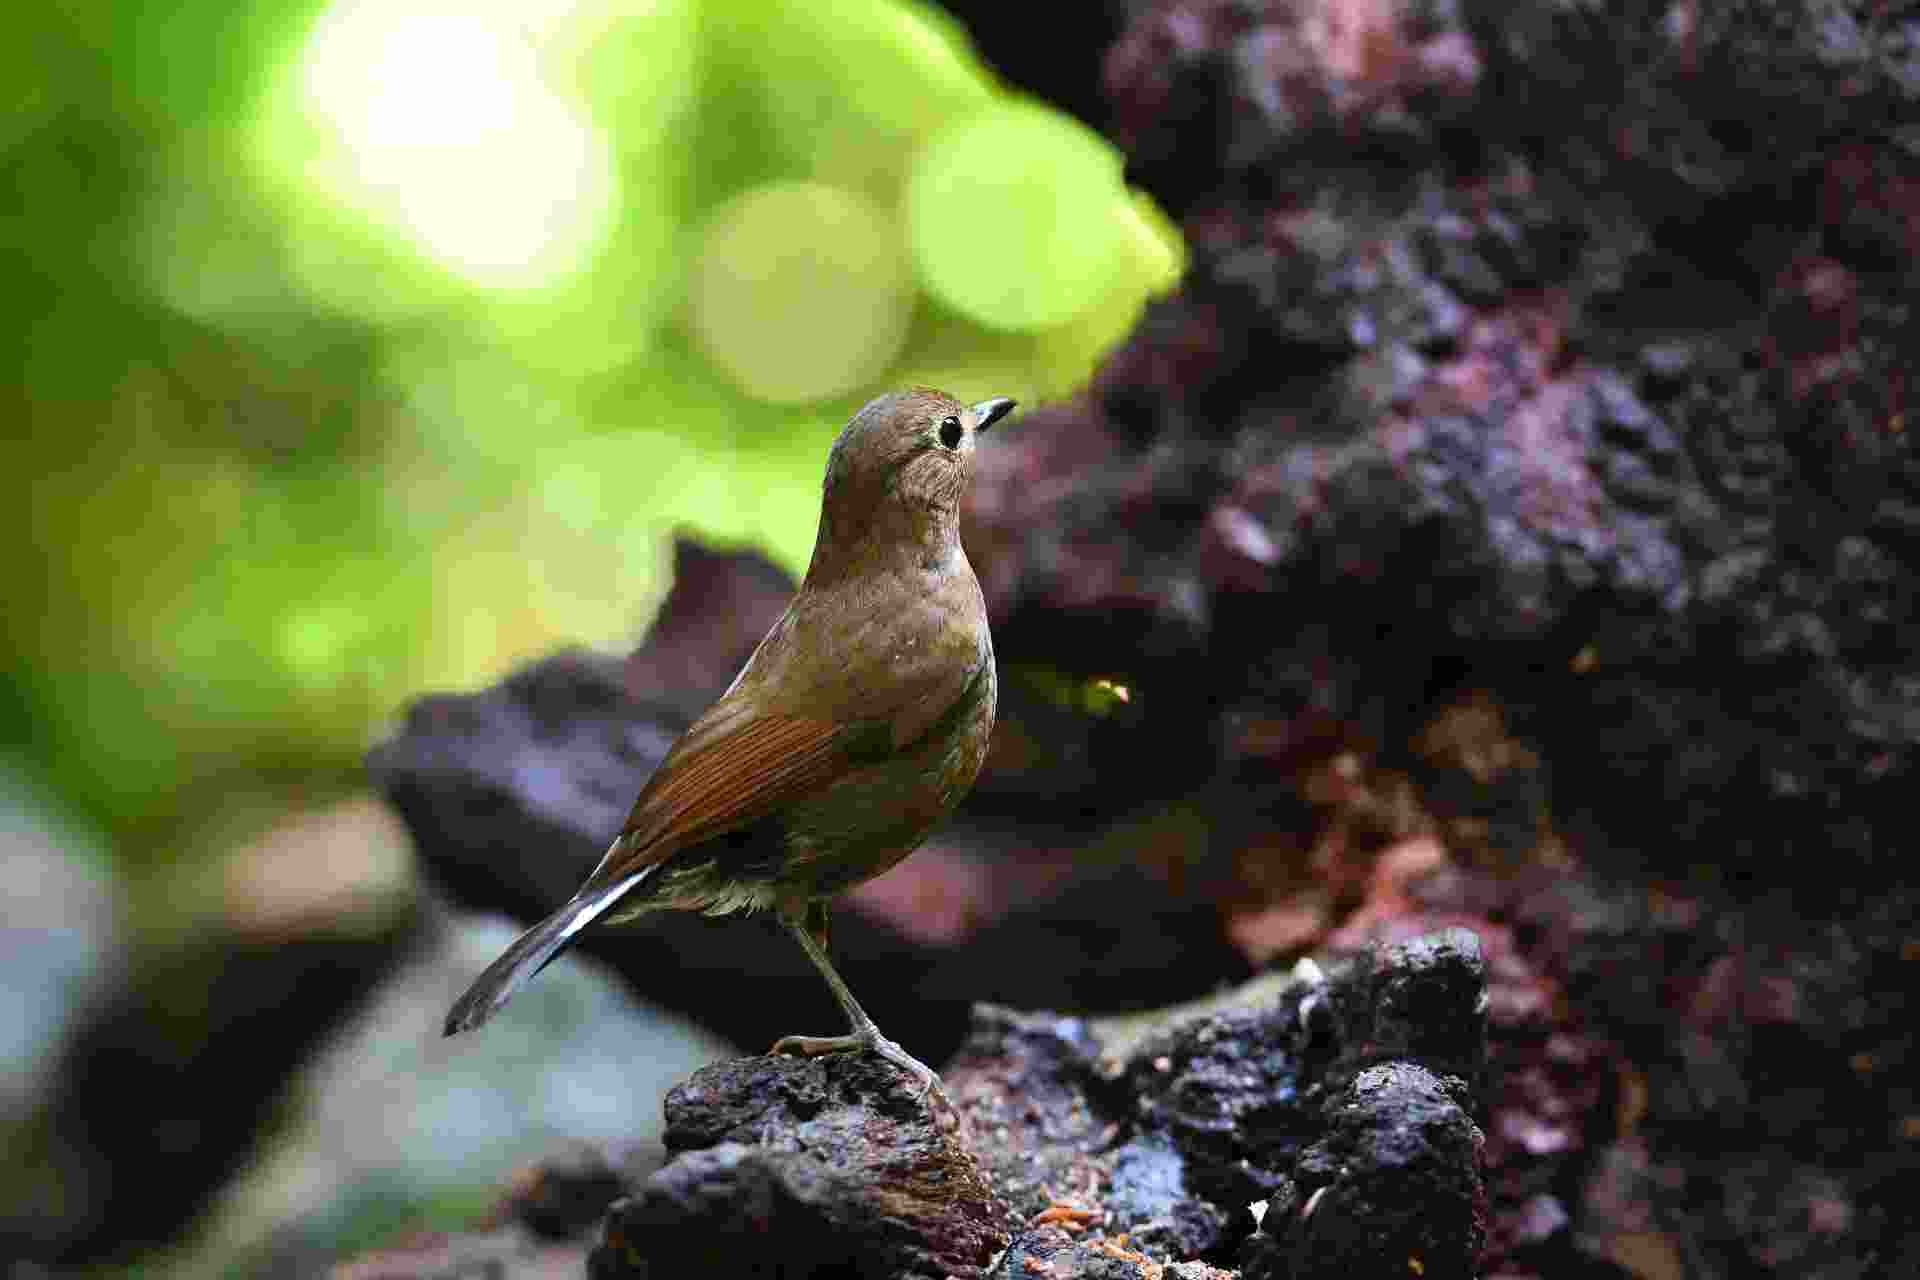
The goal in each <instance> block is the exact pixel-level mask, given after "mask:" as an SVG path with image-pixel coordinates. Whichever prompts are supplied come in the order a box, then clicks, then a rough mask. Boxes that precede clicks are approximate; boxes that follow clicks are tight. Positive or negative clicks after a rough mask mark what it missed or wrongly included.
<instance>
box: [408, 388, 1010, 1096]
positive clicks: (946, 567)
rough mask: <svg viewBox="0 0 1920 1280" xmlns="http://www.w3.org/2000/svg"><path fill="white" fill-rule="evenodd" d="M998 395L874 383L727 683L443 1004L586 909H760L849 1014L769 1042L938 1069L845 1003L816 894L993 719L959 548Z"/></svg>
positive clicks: (973, 766) (968, 769)
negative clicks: (795, 575) (533, 914)
mask: <svg viewBox="0 0 1920 1280" xmlns="http://www.w3.org/2000/svg"><path fill="white" fill-rule="evenodd" d="M1013 407H1014V402H1013V401H1012V400H1007V399H996V400H983V401H981V402H980V403H979V404H976V405H973V406H972V407H968V406H966V405H963V404H961V403H960V402H959V401H957V400H955V399H953V398H952V397H951V396H947V395H943V394H941V393H940V392H937V391H929V390H925V389H915V390H912V391H904V392H895V393H893V394H890V395H884V396H881V397H879V398H878V399H876V400H873V401H871V402H869V403H868V404H867V405H866V407H865V408H863V409H861V410H860V412H858V413H856V414H855V415H854V416H853V419H852V421H850V422H848V423H847V425H846V428H845V429H844V430H842V431H841V433H840V436H839V438H838V439H837V440H835V441H834V443H833V448H832V450H831V452H829V453H828V455H827V476H826V483H825V486H824V491H823V494H822V497H821V502H820V529H819V532H818V533H817V534H816V535H815V538H814V544H813V560H812V563H810V564H809V565H808V566H807V576H806V579H805V581H803V582H802V583H801V584H800V590H799V591H798V592H797V593H796V594H795V595H794V597H793V600H792V602H791V603H790V604H788V606H787V610H786V612H785V613H784V614H782V615H781V616H780V620H779V621H778V622H776V623H774V624H773V629H772V630H771V631H769V632H767V635H766V638H765V639H764V640H762V641H761V642H760V646H759V648H757V649H755V650H754V653H753V657H752V658H750V659H748V661H747V665H746V666H745V667H744V668H742V669H741V671H740V674H739V675H738V676H736V677H734V681H733V684H732V685H730V686H729V687H728V689H727V691H726V693H724V694H722V695H721V697H720V700H719V701H718V702H716V703H714V704H713V706H711V707H709V708H708V709H707V712H706V714H705V715H703V716H701V717H700V718H699V719H698V720H696V721H695V722H694V724H693V726H692V727H691V728H690V729H688V730H687V732H686V733H685V734H684V735H682V736H681V738H680V740H679V741H678V742H676V743H675V744H674V745H673V748H672V750H670V751H668V752H667V755H666V759H664V760H663V761H661V764H660V767H659V769H657V770H656V771H655V772H654V774H653V776H652V777H651V778H650V779H648V780H647V784H646V786H645V787H644V788H643V789H642V790H641V792H640V798H639V799H638V800H636V801H635V802H634V805H633V812H632V813H631V814H630V815H629V816H628V818H627V822H626V827H625V828H624V829H623V830H622V831H621V833H620V835H619V836H618V837H617V838H616V839H615V840H614V842H613V844H612V845H611V846H610V847H609V848H608V849H607V852H606V856H605V857H603V858H601V860H600V865H599V866H598V867H596V868H595V869H594V872H593V874H592V875H590V876H588V877H587V882H586V883H585V884H584V885H582V886H581V888H580V891H579V892H578V893H576V894H575V895H574V896H573V898H572V900H571V901H569V902H568V903H567V904H566V905H565V906H563V907H561V908H560V909H559V910H558V911H556V912H554V913H553V914H552V915H551V916H548V917H547V918H546V919H545V920H543V921H541V922H540V923H539V924H537V925H535V926H534V927H533V928H531V929H529V930H527V932H525V933H524V934H522V935H520V937H519V939H518V940H517V941H515V942H514V943H513V945H512V946H510V947H508V948H507V949H506V951H505V952H504V953H502V955H501V956H500V958H499V959H497V960H495V961H494V962H493V963H492V964H491V965H489V966H488V967H487V970H486V972H484V973H482V974H481V975H480V977H479V978H478V979H477V980H475V982H474V984H473V986H472V987H470V988H469V989H468V990H467V993H466V994H465V995H463V996H461V997H460V999H459V1000H457V1001H455V1002H454V1006H453V1009H452V1011H451V1012H449V1013H448V1014H447V1027H446V1030H447V1034H448V1035H452V1034H454V1033H455V1032H457V1031H465V1030H467V1029H468V1028H471V1027H477V1026H479V1025H480V1024H481V1023H483V1022H485V1021H486V1020H487V1019H488V1018H489V1017H491V1016H492V1015H493V1013H494V1011H495V1010H497V1009H499V1008H500V1007H501V1006H502V1005H504V1004H505V1003H506V1002H507V1001H508V1000H509V999H511V998H512V996H513V994H514V993H515V992H516V991H518V990H519V989H520V988H521V987H522V986H524V985H525V984H526V983H527V981H528V980H529V979H531V978H532V977H533V976H534V975H535V974H536V973H538V972H539V971H540V970H541V969H543V968H544V967H546V965H547V964H548V963H550V962H551V961H552V960H553V958H554V957H555V956H557V955H559V954H560V952H561V951H562V950H564V949H565V948H566V947H567V945H568V944H569V943H571V942H572V941H573V939H574V938H575V937H576V936H577V935H578V934H579V932H580V931H581V930H582V929H584V928H586V927H587V926H588V925H590V924H593V923H594V922H595V921H600V922H602V923H605V924H622V923H625V922H627V921H630V920H633V919H634V918H635V917H638V916H641V915H644V914H645V913H647V912H649V911H664V910H680V911H705V912H707V913H709V914H713V915H718V914H723V913H726V912H730V911H741V910H758V909H763V908H764V909H770V910H773V911H776V912H778V913H779V915H780V919H781V922H782V923H784V924H785V925H786V927H787V928H788V929H789V930H790V931H791V932H792V933H793V936H794V939H795V940H796V941H798V942H799V944H800V946H801V949H802V950H804V951H805V952H806V953H807V958H808V959H810V960H812V961H813V963H814V966H815V967H816V968H818V969H819V970H820V976H821V977H823V978H825V979H826V982H827V986H828V987H830V988H832V990H833V995H834V998H835V999H836V1000H838V1001H839V1002H840V1007H841V1008H842V1009H843V1010H845V1012H846V1015H847V1020H848V1021H849V1022H850V1023H851V1024H852V1029H851V1031H850V1033H849V1034H847V1035H842V1036H786V1037H784V1038H783V1039H781V1040H780V1041H779V1042H778V1043H776V1044H775V1045H774V1046H773V1049H772V1052H774V1053H798V1054H804V1055H807V1056H813V1055H816V1054H824V1053H838V1052H842V1051H848V1050H855V1049H870V1050H872V1051H874V1052H876V1053H878V1054H880V1055H881V1056H882V1057H884V1058H886V1059H887V1060H888V1061H890V1062H893V1063H896V1064H898V1065H899V1066H901V1067H903V1068H904V1069H906V1070H907V1071H908V1072H910V1073H912V1074H913V1075H914V1076H916V1077H918V1078H919V1080H920V1081H921V1082H922V1083H923V1084H924V1085H925V1086H926V1087H928V1088H932V1086H933V1085H934V1083H935V1082H936V1081H937V1079H938V1077H936V1076H935V1075H934V1073H933V1072H932V1071H931V1070H929V1069H928V1068H927V1067H926V1066H924V1065H923V1064H922V1063H920V1062H919V1061H917V1060H916V1059H914V1058H913V1057H912V1056H911V1055H909V1054H908V1053H907V1052H906V1050H904V1049H902V1048H901V1047H900V1046H899V1045H898V1044H896V1043H894V1042H893V1041H892V1040H889V1039H887V1038H886V1037H885V1036H883V1035H881V1034H880V1029H879V1028H878V1027H877V1026H875V1025H874V1022H873V1019H872V1018H870V1017H868V1016H867V1014H866V1011H865V1010H863V1009H862V1008H861V1007H860V1004H859V1002H858V1001H856V1000H855V999H854V998H853V992H851V991H849V990H848V989H847V984H846V983H845V982H844V981H843V980H842V979H841V977H840V975H839V974H838V973H837V972H835V971H834V967H833V961H832V959H831V958H830V957H829V955H828V949H827V948H828V906H827V904H828V900H829V899H831V898H832V897H833V896H834V895H835V894H838V893H840V892H842V891H844V890H846V889H849V888H851V887H852V886H854V885H856V884H859V883H861V882H862V881H864V880H868V879H871V878H872V877H874V876H877V875H879V874H880V873H881V872H883V871H885V870H887V869H888V868H889V867H891V866H893V865H894V864H895V863H897V862H899V861H900V860H901V859H902V858H904V857H906V856H907V855H908V854H909V853H911V852H913V850H914V848H915V847H916V846H918V845H919V843H920V841H921V840H922V839H923V838H925V836H926V834H927V832H928V831H929V830H931V829H932V827H933V826H934V824H935V823H937V822H939V821H940V820H941V819H942V818H943V817H945V816H946V815H947V814H948V813H949V812H950V811H951V810H952V809H953V807H954V805H955V804H957V803H958V802H959V800H960V797H961V796H963V795H964V794H966V792H967V789H968V788H969V787H971V786H972V785H973V779H974V776H975V775H976V774H977V773H979V771H980V761H981V759H982V758H983V757H984V756H985V755H986V750H987V738H988V735H989V734H990V733H991V732H992V729H993V710H994V695H995V677H994V668H993V640H992V637H991V636H990V635H988V633H987V612H986V603H985V601H984V600H983V599H982V598H981V595H980V584H979V583H978V582H977V581H975V579H974V576H973V567H972V566H971V565H969V564H968V563H967V557H966V553H965V551H963V550H962V549H961V546H960V498H961V495H962V494H964V493H965V492H966V488H967V481H968V479H969V477H970V476H971V474H972V469H973V450H974V437H975V436H977V435H978V434H979V433H980V432H982V431H985V430H986V429H987V428H988V427H991V426H992V425H993V424H994V423H996V422H998V421H999V420H1000V419H1001V418H1003V417H1005V416H1006V414H1007V412H1008V411H1009V410H1011V409H1012V408H1013Z"/></svg>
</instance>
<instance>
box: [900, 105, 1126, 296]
mask: <svg viewBox="0 0 1920 1280" xmlns="http://www.w3.org/2000/svg"><path fill="white" fill-rule="evenodd" d="M1125 198H1126V192H1125V188H1124V186H1123V184H1122V182H1121V161H1120V154H1119V152H1117V151H1115V150H1114V149H1113V146H1112V144H1110V143H1108V142H1107V141H1105V140H1104V139H1102V138H1101V137H1099V135H1097V134H1095V133H1093V132H1092V131H1091V130H1089V129H1087V128H1085V127H1084V126H1082V125H1080V124H1078V123H1076V122H1075V121H1073V120H1070V119H1068V118H1067V117H1065V116H1062V115H1060V114H1059V113H1057V112H1053V111H1049V110H1046V109H1045V108H1042V107H1037V106H1033V105H1029V104H1024V103H1022V104H1015V105H1011V106H1008V107H1004V108H1001V109H998V110H994V111H989V112H985V113H982V114H979V115H975V116H971V117H969V118H967V119H966V120H964V121H962V122H961V123H960V124H958V125H957V126H955V127H953V128H951V129H949V130H947V131H946V132H945V133H942V134H940V135H939V136H937V137H935V138H934V139H933V140H932V141H931V142H930V143H928V145H927V146H926V148H925V149H924V150H923V151H922V152H921V153H920V155H919V157H918V158H917V159H916V162H915V164H914V168H913V174H912V176H911V178H910V180H909V183H908V187H907V194H906V207H907V236H908V242H909V243H910V245H911V246H912V251H913V261H914V265H915V267H916V268H917V269H918V271H919V273H920V278H921V280H922V281H923V282H924V283H925V284H926V286H927V288H928V289H929V290H931V291H932V292H933V293H934V294H935V295H936V296H938V297H939V298H940V299H941V300H942V301H944V302H945V303H947V305H949V306H951V307H953V308H954V309H955V310H956V311H958V312H960V313H961V314H962V315H964V316H966V317H967V318H968V319H971V320H973V321H975V322H977V323H979V324H982V325H985V326H987V327H988V328H991V329H999V330H1002V331H1011V332H1034V331H1036V330H1041V329H1048V328H1051V327H1053V326H1055V325H1058V324H1062V323H1064V322H1066V321H1067V320H1069V319H1071V318H1072V317H1073V316H1075V315H1076V314H1078V313H1079V312H1080V311H1082V310H1084V309H1085V308H1087V307H1089V306H1091V305H1092V304H1093V303H1095V302H1096V301H1098V300H1099V299H1100V297H1101V296H1102V294H1104V293H1105V292H1106V291H1107V289H1108V286H1109V285H1110V284H1111V283H1112V280H1113V276H1114V272H1115V269H1116V262H1117V260H1118V259H1119V258H1120V255H1121V253H1122V252H1123V250H1124V248H1125V236H1126V231H1125V228H1124V227H1123V226H1122V225H1121V223H1120V222H1119V220H1118V219H1117V218H1116V216H1115V210H1116V209H1117V208H1120V207H1122V204H1123V202H1124V200H1125Z"/></svg>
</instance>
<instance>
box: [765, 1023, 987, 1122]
mask: <svg viewBox="0 0 1920 1280" xmlns="http://www.w3.org/2000/svg"><path fill="white" fill-rule="evenodd" d="M863 1050H864V1051H867V1052H871V1053H877V1054H879V1055H880V1056H881V1057H883V1058H885V1059H886V1060H887V1061H888V1062H891V1063H892V1064H893V1065H894V1066H896V1067H899V1068H900V1069H901V1070H902V1071H904V1072H906V1073H907V1074H908V1075H910V1076H912V1077H913V1078H914V1079H915V1080H918V1081H919V1082H920V1096H921V1097H923V1098H932V1097H935V1096H937V1097H939V1098H940V1099H941V1100H942V1101H943V1102H944V1101H946V1100H947V1096H946V1090H944V1089H942V1088H941V1087H940V1077H939V1076H938V1075H937V1074H935V1072H934V1070H933V1068H932V1067H929V1066H928V1065H927V1064H926V1063H924V1062H922V1061H920V1059H918V1058H916V1057H914V1056H913V1055H912V1054H910V1053H908V1052H907V1051H906V1050H905V1049H902V1048H901V1047H900V1046H899V1045H898V1044H897V1043H895V1042H894V1041H892V1040H889V1039H887V1038H886V1037H885V1036H883V1035H881V1034H880V1031H879V1028H877V1027H873V1028H869V1029H868V1030H866V1031H855V1032H852V1033H851V1034H848V1035H844V1036H781V1037H780V1038H779V1039H778V1040H776V1041H774V1045H773V1048H771V1049H769V1050H767V1052H768V1054H782V1053H787V1054H794V1055H796V1056H798V1057H802V1058H818V1057H822V1056H824V1055H826V1054H829V1053H857V1052H860V1051H863ZM948 1105H952V1104H951V1103H949V1104H948Z"/></svg>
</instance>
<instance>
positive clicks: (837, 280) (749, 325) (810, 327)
mask: <svg viewBox="0 0 1920 1280" xmlns="http://www.w3.org/2000/svg"><path fill="white" fill-rule="evenodd" d="M687 305H688V317H689V321H690V324H691V327H692V330H693V334H694V338H695V340H696V341H697V342H698V343H699V345H700V347H701V349H702V350H703V351H704V352H705V353H706V355H707V357H708V358H709V359H710V360H712V361H713V363H714V364H715V365H716V366H718V367H719V368H720V369H721V370H722V371H724V372H725V373H726V375H727V377H728V378H729V379H730V380H731V381H732V382H734V384H735V385H737V386H738V387H740V388H741V389H742V390H743V391H745V392H746V393H747V394H748V395H751V396H753V397H754V398H756V399H759V400H764V401H768V402H771V403H775V404H798V403H804V402H806V401H810V400H820V399H824V398H826V397H829V396H835V395H841V394H844V393H846V392H849V391H852V390H854V389H856V388H858V387H860V386H862V385H864V384H866V383H867V382H869V381H871V380H872V379H873V378H875V377H877V376H879V374H880V373H881V372H882V371H883V370H884V369H886V367H887V365H888V364H890V363H891V362H892V361H893V358H894V357H895V356H896V355H897V354H899V351H900V347H901V344H902V343H903V342H904V341H905V340H906V335H907V323H908V321H909V320H910V319H911V318H912V314H913V292H912V287H911V274H910V272H909V271H908V270H907V265H906V255H905V252H904V250H903V249H902V247H901V245H900V236H899V232H898V230H897V229H896V227H895V226H894V223H893V220H892V219H890V218H888V217H887V216H886V215H885V214H884V213H882V212H881V211H880V210H879V209H878V208H876V207H875V206H874V205H873V203H872V202H871V201H869V200H868V199H866V197H864V196H862V195H860V194H858V193H857V192H854V191H849V190H847V189H845V188H841V187H833V186H827V185H825V184H822V183H816V182H787V183H774V184H771V185H768V186H763V187H757V188H755V189H753V190H751V191H748V192H746V193H745V194H743V195H741V196H739V197H737V198H735V199H734V200H733V201H731V202H730V203H728V204H727V205H725V206H724V207H723V208H721V210H720V211H719V212H718V213H717V214H715V216H714V217H713V219H712V220H711V221H710V222H709V223H708V224H707V227H706V230H705V233H704V234H703V236H702V238H701V242H700V249H699V256H698V258H697V259H696V261H695V262H694V263H693V268H692V272H691V274H690V277H689V280H688V295H687Z"/></svg>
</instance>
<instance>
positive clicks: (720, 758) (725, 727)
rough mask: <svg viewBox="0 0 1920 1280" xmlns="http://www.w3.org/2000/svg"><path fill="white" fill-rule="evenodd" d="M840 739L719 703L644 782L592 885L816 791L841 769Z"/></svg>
mask: <svg viewBox="0 0 1920 1280" xmlns="http://www.w3.org/2000/svg"><path fill="white" fill-rule="evenodd" d="M845 738H846V732H845V729H844V727H843V726H840V725H836V724H834V723H833V722H831V721H829V720H820V719H812V718H807V717H802V716H790V715H755V714H752V712H751V710H750V708H749V707H748V705H747V702H746V700H745V699H736V698H733V697H726V698H722V699H721V700H720V701H719V702H717V703H715V704H714V705H713V706H712V707H711V708H710V709H709V710H708V711H707V713H706V714H705V715H703V716H701V717H700V719H699V720H697V721H695V722H694V725H693V727H692V728H690V729H688V730H687V732H686V735H685V736H684V737H682V738H681V739H680V741H679V742H677V743H675V744H674V748H673V750H672V751H670V752H669V753H668V754H667V758H666V759H665V760H663V761H661V763H660V767H659V768H658V769H657V770H655V771H654V774H653V777H651V778H649V779H648V780H647V785H646V787H645V788H643V789H642V790H641V792H640V798H639V799H637V800H635V801H634V802H633V811H632V812H631V813H629V814H628V815H627V823H626V826H625V827H624V828H623V829H622V830H621V833H620V837H619V838H618V839H617V840H615V841H614V843H613V846H612V847H611V848H610V849H608V850H607V856H606V857H605V858H603V859H602V860H601V862H600V866H599V867H598V868H597V869H596V870H595V871H594V873H593V876H592V878H591V881H590V883H591V882H592V881H599V880H618V879H624V878H625V877H627V876H630V875H632V874H633V873H634V872H636V871H638V870H640V869H641V868H642V867H646V866H649V865H651V864H653V863H656V862H660V861H662V860H663V859H665V858H666V857H668V856H669V855H670V854H672V853H673V852H675V851H676V850H679V849H684V848H687V847H688V846H690V845H695V844H699V843H700V842H701V841H703V840H709V839H712V838H713V837H714V836H718V835H723V834H725V833H726V832H728V831H732V830H735V829H737V828H740V827H743V826H746V825H748V824H749V823H751V822H753V821H755V820H756V819H759V818H763V817H765V816H766V815H768V814H770V813H775V812H778V811H779V810H780V809H782V808H785V807H786V806H787V805H789V804H790V803H792V802H793V801H794V800H797V799H799V798H800V797H802V796H805V795H810V794H812V793H814V792H817V791H819V790H820V789H821V788H822V787H825V786H827V785H828V784H829V783H831V782H832V781H833V780H834V779H835V778H837V777H839V776H840V775H841V774H842V773H843V772H844V771H845V769H846V767H847V752H846V748H845Z"/></svg>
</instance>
